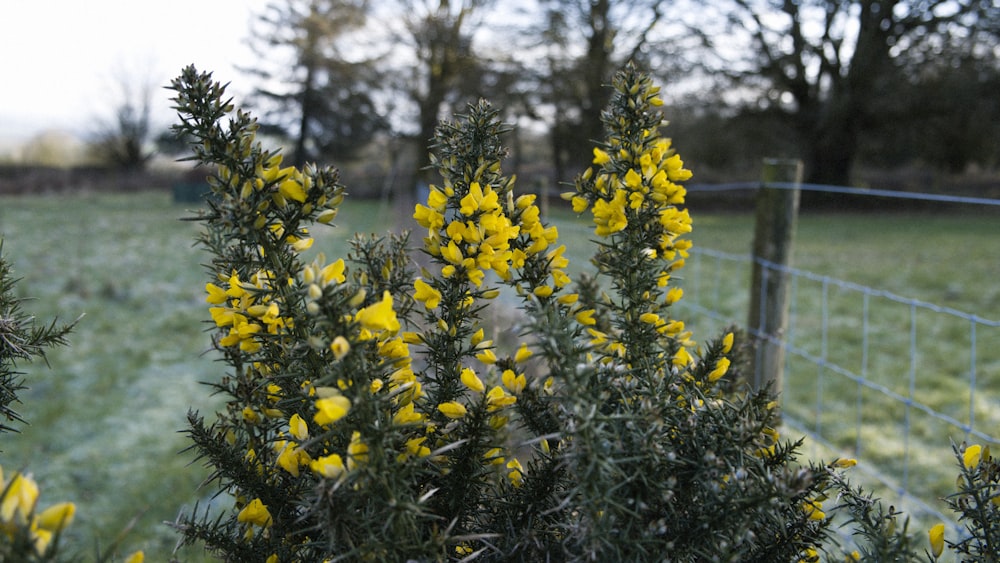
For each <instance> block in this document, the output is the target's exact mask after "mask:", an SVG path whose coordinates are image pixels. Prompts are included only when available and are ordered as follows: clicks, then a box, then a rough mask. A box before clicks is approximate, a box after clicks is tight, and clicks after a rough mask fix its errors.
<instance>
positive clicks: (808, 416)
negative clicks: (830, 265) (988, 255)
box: [678, 182, 1000, 529]
mask: <svg viewBox="0 0 1000 563" xmlns="http://www.w3.org/2000/svg"><path fill="white" fill-rule="evenodd" d="M761 187H762V185H761V183H759V182H739V183H732V184H721V185H702V186H691V187H690V188H689V191H691V192H723V191H734V190H747V189H758V188H761ZM766 187H767V188H777V189H779V190H798V189H801V190H807V191H820V192H827V193H838V194H849V195H858V196H878V197H894V198H905V199H913V200H925V201H936V202H942V203H955V204H972V205H977V206H1000V200H995V199H986V198H973V197H963V196H950V195H940V194H914V193H906V192H893V191H887V190H873V189H857V188H848V187H842V186H819V185H812V184H798V183H793V182H784V183H780V182H767V183H766ZM758 201H760V200H758ZM758 220H759V218H758ZM691 254H692V256H691V259H690V260H689V263H690V265H691V266H692V268H691V269H692V270H693V274H694V276H693V279H688V280H684V281H683V282H681V283H682V285H684V286H685V291H686V293H687V295H688V296H689V298H688V299H686V300H682V301H681V302H678V307H680V308H687V309H690V310H693V311H695V312H696V313H697V314H700V315H704V316H706V317H708V318H711V319H714V320H715V321H721V322H724V323H727V324H736V325H738V326H744V323H746V324H748V325H750V326H749V327H748V328H747V332H748V334H750V335H751V336H752V337H753V339H754V340H756V342H757V345H758V346H777V347H778V348H780V349H781V350H782V352H783V353H784V355H785V360H784V362H782V364H780V366H779V367H778V368H777V369H778V370H779V373H780V371H786V372H787V371H793V370H791V369H789V367H790V365H791V364H793V363H795V362H798V365H797V368H796V369H795V370H794V372H795V373H793V376H794V377H793V378H792V381H790V382H789V381H786V382H784V384H783V385H779V386H778V387H779V390H780V392H781V393H782V396H783V401H782V402H783V404H787V403H789V402H791V401H789V397H791V396H794V395H796V393H795V391H796V389H795V387H796V386H797V385H801V384H802V380H803V377H802V371H803V368H802V365H801V364H803V363H804V364H807V365H812V366H813V369H814V370H815V379H814V380H813V381H812V382H810V383H811V384H812V385H814V387H815V398H814V400H812V402H811V407H810V408H811V409H812V412H811V413H808V412H804V411H807V410H808V408H806V407H804V406H803V405H802V404H801V403H799V402H798V401H801V399H802V397H801V396H798V397H797V399H798V401H797V402H796V404H795V405H794V408H783V414H784V416H785V418H784V422H785V424H786V425H787V426H789V427H791V428H793V429H795V430H796V431H800V432H802V433H803V434H804V435H806V436H808V437H809V438H810V439H811V440H812V441H813V443H818V444H820V445H822V446H824V447H826V448H830V449H831V451H832V452H843V451H845V450H847V449H852V450H853V453H854V456H855V457H857V458H859V461H861V464H859V468H861V470H862V471H864V472H865V473H867V474H868V475H870V476H872V477H874V478H875V479H876V480H877V481H879V482H880V483H881V484H882V485H884V486H885V487H887V488H888V489H889V490H890V491H892V492H893V493H895V494H898V495H899V496H900V497H901V498H902V499H903V500H904V501H906V502H907V503H908V504H909V506H910V507H911V509H917V510H920V511H922V512H923V513H925V514H926V515H930V516H933V517H935V518H937V519H940V520H944V521H952V518H953V517H952V516H945V515H944V514H942V511H941V508H943V506H942V505H941V504H940V503H938V502H935V501H936V500H937V499H940V497H942V496H944V494H947V493H943V494H928V493H927V492H926V490H925V489H926V487H925V485H926V483H923V482H915V480H916V481H919V480H920V479H923V480H924V481H926V480H927V476H926V475H925V473H926V472H927V468H926V467H925V466H926V465H927V464H926V463H921V462H922V460H921V459H920V457H921V454H924V456H925V457H926V456H927V455H926V454H928V453H930V454H931V455H930V456H929V457H932V458H935V459H937V460H939V465H940V464H941V463H940V462H941V461H946V460H950V459H953V457H952V455H951V451H950V449H949V450H948V451H947V452H945V456H946V457H944V458H942V457H941V456H940V455H937V454H934V453H933V452H928V450H929V449H931V448H933V444H932V443H931V442H929V441H927V440H924V443H923V444H921V443H920V442H921V435H922V434H927V433H928V429H927V428H928V426H933V424H935V423H937V424H944V425H946V426H947V427H950V428H953V429H954V430H956V431H958V432H959V433H961V434H962V435H963V436H964V439H965V440H972V441H978V442H980V443H983V444H984V445H986V444H998V443H1000V437H998V435H997V434H996V432H995V430H996V429H997V428H1000V417H998V416H997V414H996V411H997V410H1000V401H997V400H996V398H995V397H990V396H986V397H983V394H982V393H979V392H978V389H977V388H978V384H979V378H980V373H979V369H978V365H979V361H980V359H981V354H980V349H979V340H980V336H981V333H984V334H985V333H986V332H989V334H990V335H991V337H992V335H994V334H1000V331H998V330H996V329H998V328H1000V321H997V320H992V319H988V318H985V317H983V316H981V315H978V314H971V313H967V312H964V311H960V310H958V309H955V308H952V307H945V306H941V305H937V304H934V303H929V302H925V301H921V300H917V299H911V298H907V297H903V296H900V295H896V294H894V293H891V292H888V291H885V290H882V289H876V288H872V287H868V286H864V285H860V284H857V283H853V282H848V281H844V280H839V279H835V278H832V277H830V276H824V275H819V274H816V273H813V272H809V271H805V270H801V269H797V268H792V267H789V266H788V265H785V264H779V263H775V262H773V261H770V260H766V259H763V258H761V257H759V256H753V255H752V254H739V255H737V254H730V253H726V252H720V251H717V250H713V249H707V248H701V247H695V248H694V249H692V251H691ZM727 263H728V264H727ZM727 265H728V266H729V268H730V269H732V268H734V267H738V268H741V269H742V270H744V271H743V272H742V277H741V276H739V275H738V276H735V277H736V278H737V279H743V280H749V279H750V277H751V276H750V273H749V272H750V270H751V269H753V268H754V267H756V268H759V270H760V271H761V274H760V275H761V276H762V279H763V281H762V283H761V284H760V285H761V287H763V286H766V285H767V281H768V279H769V278H771V277H774V278H775V279H778V277H785V278H788V279H789V280H790V283H791V290H790V293H791V294H792V295H791V297H790V299H789V301H788V303H790V307H789V309H790V310H789V313H788V314H789V324H788V326H787V330H786V331H785V332H784V333H783V334H777V335H775V334H767V333H766V331H765V330H763V327H764V326H766V321H767V319H766V318H765V317H766V315H767V314H768V313H767V311H768V309H767V308H766V307H765V306H763V305H759V306H758V309H759V311H760V314H759V318H758V319H749V322H748V323H747V314H746V312H747V310H748V309H752V308H753V306H754V305H756V303H750V302H749V301H751V300H755V301H758V302H759V303H763V302H765V298H766V297H767V296H766V295H765V293H764V291H760V295H750V292H746V291H745V287H746V285H743V286H737V287H735V288H734V287H732V286H730V287H729V288H727V289H726V294H727V296H728V295H732V294H733V293H734V292H735V294H736V295H738V296H740V297H743V296H746V301H740V304H739V307H737V308H738V309H739V311H736V310H733V309H734V308H733V306H732V304H729V311H728V312H726V311H724V310H723V309H725V308H726V305H725V304H723V295H722V291H723V289H722V288H723V284H722V283H721V278H722V271H723V270H725V267H724V266H727ZM706 269H711V270H712V271H714V272H715V274H714V278H713V279H712V280H706V279H705V277H706V276H705V275H704V274H705V272H704V271H703V270H706ZM732 277H733V276H727V278H732ZM744 283H746V282H744ZM809 283H811V284H815V285H818V293H819V296H818V297H816V298H814V301H816V300H818V303H815V302H814V303H813V307H812V308H811V309H812V310H805V309H808V307H801V306H800V305H799V303H800V301H802V296H801V295H799V293H800V287H801V286H802V285H804V284H809ZM831 291H838V292H840V293H848V294H854V295H857V296H860V301H861V313H860V317H861V319H860V323H861V326H860V338H861V342H860V353H859V356H860V366H859V367H858V368H856V369H851V368H848V367H846V366H845V364H844V363H843V361H842V360H845V358H843V357H839V356H835V357H833V358H831V355H830V352H831V350H830V348H831V338H834V335H832V334H831V332H832V331H833V326H832V323H833V319H832V316H833V315H839V314H840V313H839V312H834V311H833V310H832V308H833V307H832V305H831ZM691 298H693V300H692V299H691ZM706 301H707V304H706ZM730 301H731V300H730ZM881 303H891V304H894V305H896V306H899V307H902V308H905V311H906V312H905V317H904V319H902V320H905V323H906V325H905V326H906V329H905V333H906V334H905V336H906V339H905V340H906V342H905V343H901V344H898V345H897V347H895V349H896V350H897V353H898V357H897V358H896V361H898V362H899V363H903V362H905V364H906V369H905V371H904V372H902V373H900V375H904V374H905V381H904V382H903V383H904V385H902V386H898V385H897V386H896V388H893V385H891V384H887V383H883V382H880V381H879V379H880V378H884V375H882V374H880V373H879V370H874V369H872V360H873V357H874V356H875V353H876V352H877V353H884V352H885V348H889V349H892V348H893V347H892V346H889V347H886V346H877V345H874V344H873V337H874V336H875V334H876V333H877V331H878V325H877V324H875V323H874V322H873V320H872V310H873V308H875V307H876V306H878V307H882V305H881ZM877 304H878V305H877ZM775 311H778V312H780V309H771V313H770V314H776V313H775ZM817 314H818V317H819V318H818V319H817V318H816V315H817ZM923 315H933V316H934V324H935V325H946V324H949V323H951V324H954V323H964V325H965V329H964V330H965V331H966V332H965V334H966V335H967V338H968V343H969V347H968V351H967V353H966V354H965V357H966V362H967V364H966V365H965V367H964V368H962V369H961V371H960V373H961V374H962V376H967V378H968V387H967V390H968V391H967V392H968V404H967V408H965V412H964V414H956V413H955V412H951V413H949V412H941V411H939V410H937V409H936V408H934V407H932V406H930V405H929V404H928V403H927V402H926V401H924V400H921V397H920V393H919V389H920V386H919V385H918V380H919V379H920V378H919V375H921V371H920V370H919V369H918V368H919V367H920V366H921V365H922V360H921V358H920V350H921V348H920V346H919V343H918V341H919V339H920V335H921V334H922V332H921V330H920V329H919V328H918V325H919V324H920V323H919V322H918V317H921V316H923ZM838 319H839V317H838ZM897 322H899V320H897ZM810 323H811V324H812V325H814V326H813V327H812V330H813V332H812V333H810V331H809V330H804V329H803V328H802V327H800V326H799V325H804V324H810ZM815 325H818V327H816V326H815ZM800 333H804V334H806V335H807V336H806V340H805V342H804V343H799V341H798V340H799V339H802V338H803V337H802V335H801V334H800ZM838 336H842V335H838ZM809 338H811V340H809ZM952 338H955V337H952ZM991 341H1000V339H998V338H995V337H993V340H991ZM948 342H951V340H948ZM955 344H956V345H957V346H961V344H958V339H957V338H955ZM817 346H818V350H817V349H816V347H817ZM837 346H838V351H837V353H839V354H841V355H843V351H842V348H843V345H842V344H840V343H838V344H837ZM988 351H989V352H990V354H992V355H991V359H993V361H995V358H994V356H996V353H995V351H993V350H988ZM753 369H754V374H753V379H752V381H754V382H760V381H762V380H766V379H767V374H762V373H761V371H762V362H761V360H760V357H759V354H758V357H757V358H756V362H755V365H754V366H753ZM883 371H884V370H883ZM831 378H834V379H836V378H839V379H840V380H841V381H842V382H847V383H848V384H850V385H853V386H854V388H855V389H856V391H855V393H856V398H855V400H854V404H853V406H851V407H848V408H853V410H854V417H853V429H852V433H853V436H852V440H851V441H852V442H853V444H850V445H847V444H845V440H844V436H843V433H841V435H839V436H836V432H834V431H832V430H831V429H830V428H827V426H832V425H830V424H829V422H828V421H829V420H830V419H831V418H834V417H833V416H831V411H836V409H838V408H841V407H846V405H843V404H842V403H841V404H838V401H842V400H843V398H842V397H837V396H833V397H829V396H824V387H825V386H826V385H830V384H831ZM777 382H779V383H780V382H781V379H780V375H779V379H778V380H777ZM832 384H834V385H836V381H833V383H832ZM843 388H844V387H843V384H841V389H840V392H841V393H843ZM938 392H940V391H938ZM945 392H948V391H945ZM866 393H867V394H875V395H877V396H878V398H877V399H875V400H872V399H871V398H868V399H867V400H866V399H865V395H866ZM953 393H954V392H953ZM956 394H957V393H956ZM798 395H801V394H798ZM834 395H836V393H835V394H834ZM963 395H964V393H963ZM866 403H874V404H875V407H874V408H875V409H879V408H887V409H895V408H901V409H902V412H901V415H900V418H901V428H899V432H900V433H901V436H900V437H899V438H900V440H901V448H902V451H901V452H900V454H899V457H900V458H901V459H900V462H899V463H896V464H894V465H890V466H889V469H888V470H887V471H883V470H882V468H880V467H878V465H879V464H878V463H865V461H866V460H865V459H863V458H865V457H875V458H878V457H879V456H878V455H877V454H878V453H879V452H878V451H874V452H865V451H864V448H865V445H866V442H867V441H874V440H866V439H865V434H866V433H868V432H870V430H869V429H867V428H866V424H865V415H866V408H867V409H868V410H869V411H870V410H871V409H872V406H871V404H868V405H867V406H866ZM981 403H985V404H986V405H987V411H986V413H985V416H979V415H977V407H978V408H980V409H982V408H983V407H982V405H981ZM938 404H941V403H940V402H939V403H938ZM834 414H839V413H834ZM984 428H988V429H989V430H984ZM875 432H881V433H883V436H884V437H887V438H891V434H889V433H886V429H885V428H878V429H876V431H875ZM886 434H888V435H886ZM942 438H943V436H940V435H939V436H937V439H938V440H941V439H942ZM869 447H870V446H869ZM863 453H864V454H865V455H863ZM940 453H941V452H938V454H940ZM873 454H874V455H873ZM918 465H920V467H917V466H918ZM945 465H948V468H946V470H950V471H952V473H953V472H954V469H955V468H952V467H951V464H945ZM915 471H916V473H915ZM890 474H891V476H890ZM952 486H953V485H952ZM914 491H917V492H914ZM949 492H950V491H949ZM952 525H953V526H954V527H955V528H956V529H958V526H957V524H956V523H954V522H952Z"/></svg>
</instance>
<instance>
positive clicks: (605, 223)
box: [591, 190, 628, 236]
mask: <svg viewBox="0 0 1000 563" xmlns="http://www.w3.org/2000/svg"><path fill="white" fill-rule="evenodd" d="M625 197H626V195H625V190H617V191H616V192H615V196H614V197H613V198H612V199H611V200H605V199H598V200H597V201H595V202H594V208H593V210H592V211H591V212H592V213H593V214H594V224H596V225H597V229H595V233H596V234H597V235H598V236H607V235H610V234H612V233H617V232H618V231H621V230H624V229H625V227H627V226H628V219H627V218H626V217H625Z"/></svg>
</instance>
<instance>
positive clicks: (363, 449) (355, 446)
mask: <svg viewBox="0 0 1000 563" xmlns="http://www.w3.org/2000/svg"><path fill="white" fill-rule="evenodd" d="M367 462H368V444H366V443H364V442H362V441H361V433H360V432H358V431H357V430H355V431H354V432H353V433H352V434H351V443H350V444H348V445H347V469H348V470H351V469H354V468H355V467H357V466H358V465H361V464H363V463H367Z"/></svg>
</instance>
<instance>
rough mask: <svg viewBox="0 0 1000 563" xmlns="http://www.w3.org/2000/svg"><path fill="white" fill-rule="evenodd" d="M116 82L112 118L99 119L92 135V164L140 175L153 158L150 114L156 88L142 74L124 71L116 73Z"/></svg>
mask: <svg viewBox="0 0 1000 563" xmlns="http://www.w3.org/2000/svg"><path fill="white" fill-rule="evenodd" d="M115 82H116V84H115V85H114V86H113V88H116V89H117V90H118V95H117V100H116V102H115V103H114V107H113V108H112V114H113V115H112V117H110V118H103V119H100V118H99V119H98V121H97V124H96V125H95V126H94V130H93V132H92V134H91V141H90V152H91V154H92V160H94V161H95V162H96V163H98V164H102V165H104V166H107V167H110V168H113V169H116V170H118V171H121V172H128V173H137V172H141V171H142V170H143V169H145V168H146V165H147V164H148V163H149V161H150V159H151V158H153V154H154V152H153V150H152V148H151V146H150V145H151V142H152V137H153V128H152V123H151V121H150V110H151V107H152V102H153V90H154V88H155V85H154V83H153V81H152V80H151V79H150V78H149V77H147V76H145V75H143V74H142V73H137V72H131V71H125V70H119V71H118V72H117V76H116V78H115ZM112 99H115V98H112Z"/></svg>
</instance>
